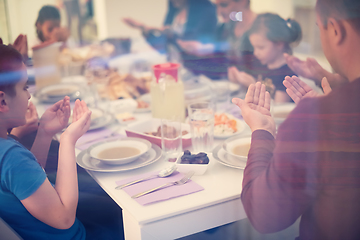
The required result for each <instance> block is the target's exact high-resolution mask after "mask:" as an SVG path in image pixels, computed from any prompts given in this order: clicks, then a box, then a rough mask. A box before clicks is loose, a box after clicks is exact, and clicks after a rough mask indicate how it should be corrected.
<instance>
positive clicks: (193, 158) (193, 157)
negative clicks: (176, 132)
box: [180, 150, 209, 164]
mask: <svg viewBox="0 0 360 240" xmlns="http://www.w3.org/2000/svg"><path fill="white" fill-rule="evenodd" d="M180 163H182V164H208V163H209V158H208V156H207V154H206V153H204V152H200V153H198V154H191V152H190V151H189V150H185V151H184V155H182V156H181V162H180Z"/></svg>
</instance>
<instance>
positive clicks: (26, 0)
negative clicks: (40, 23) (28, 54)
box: [6, 0, 65, 41]
mask: <svg viewBox="0 0 360 240" xmlns="http://www.w3.org/2000/svg"><path fill="white" fill-rule="evenodd" d="M6 1H7V6H8V9H7V11H8V13H9V18H10V19H9V20H10V21H9V22H10V41H14V40H15V38H16V37H17V36H18V35H19V34H20V33H21V34H26V35H27V36H28V40H29V41H31V39H36V31H35V21H36V18H37V15H38V12H39V10H40V8H41V7H42V6H44V5H49V4H50V5H55V3H56V0H6ZM62 18H63V19H65V17H63V16H62Z"/></svg>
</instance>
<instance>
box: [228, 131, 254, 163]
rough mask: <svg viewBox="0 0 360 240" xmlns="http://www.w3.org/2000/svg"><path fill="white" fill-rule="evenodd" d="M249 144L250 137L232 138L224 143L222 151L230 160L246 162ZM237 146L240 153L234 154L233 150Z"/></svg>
mask: <svg viewBox="0 0 360 240" xmlns="http://www.w3.org/2000/svg"><path fill="white" fill-rule="evenodd" d="M250 143H251V137H232V138H228V139H226V140H225V141H224V143H223V149H224V150H225V151H226V153H227V154H228V155H229V156H230V157H231V158H233V159H236V160H239V161H247V157H248V153H249V149H250ZM239 146H240V148H241V149H240V150H241V152H242V153H239V154H236V153H235V152H234V150H235V148H237V147H239Z"/></svg>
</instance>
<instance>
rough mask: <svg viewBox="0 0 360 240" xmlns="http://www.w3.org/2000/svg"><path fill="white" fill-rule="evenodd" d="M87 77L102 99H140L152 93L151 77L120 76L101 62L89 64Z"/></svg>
mask: <svg viewBox="0 0 360 240" xmlns="http://www.w3.org/2000/svg"><path fill="white" fill-rule="evenodd" d="M85 76H86V78H87V79H88V83H89V85H92V86H95V88H96V90H97V91H98V93H99V95H100V97H102V98H108V99H110V100H116V99H122V98H138V97H140V96H141V95H142V94H145V93H149V91H150V82H151V76H142V77H139V78H136V77H134V76H133V75H131V74H120V73H118V72H117V70H116V69H113V68H109V67H108V66H107V65H106V63H101V60H99V61H98V62H96V61H94V62H91V63H89V66H88V67H87V70H86V72H85Z"/></svg>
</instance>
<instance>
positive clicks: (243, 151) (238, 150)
mask: <svg viewBox="0 0 360 240" xmlns="http://www.w3.org/2000/svg"><path fill="white" fill-rule="evenodd" d="M249 150H250V143H245V144H240V145H237V146H235V147H234V148H233V150H232V152H233V153H234V154H235V155H239V156H247V155H248V154H249Z"/></svg>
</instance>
